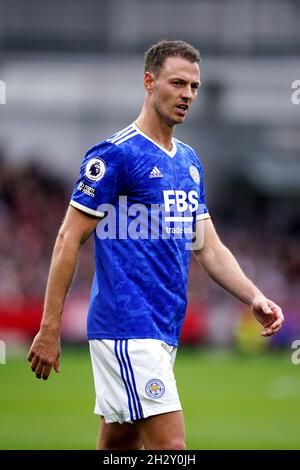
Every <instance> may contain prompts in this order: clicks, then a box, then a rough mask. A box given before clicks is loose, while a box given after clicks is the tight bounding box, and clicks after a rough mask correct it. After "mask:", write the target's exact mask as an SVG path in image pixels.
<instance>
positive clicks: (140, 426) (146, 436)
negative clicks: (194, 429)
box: [136, 411, 185, 450]
mask: <svg viewBox="0 0 300 470" xmlns="http://www.w3.org/2000/svg"><path fill="white" fill-rule="evenodd" d="M136 428H137V430H138V432H139V435H140V437H141V439H142V441H143V444H144V447H145V449H146V450H184V449H185V429H184V419H183V413H182V411H173V412H170V413H163V414H160V415H156V416H150V417H149V418H146V419H143V420H141V421H138V422H137V423H136Z"/></svg>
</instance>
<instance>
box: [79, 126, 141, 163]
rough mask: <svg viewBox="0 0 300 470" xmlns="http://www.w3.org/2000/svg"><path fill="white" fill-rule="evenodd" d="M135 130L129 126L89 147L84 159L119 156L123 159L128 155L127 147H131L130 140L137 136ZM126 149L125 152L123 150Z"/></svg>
mask: <svg viewBox="0 0 300 470" xmlns="http://www.w3.org/2000/svg"><path fill="white" fill-rule="evenodd" d="M137 134H138V133H137V131H136V129H135V128H134V127H133V126H132V125H129V126H127V127H126V128H125V129H122V130H121V131H118V132H116V133H114V134H113V135H112V136H110V137H108V138H107V139H105V140H102V141H101V142H98V143H97V144H95V145H94V146H93V147H91V148H90V149H89V150H88V151H87V152H86V154H85V158H88V159H90V158H96V157H100V158H101V157H104V156H106V157H107V158H109V157H110V156H116V157H118V156H121V157H124V155H125V154H127V153H128V147H130V146H132V143H133V142H132V138H133V137H135V136H136V135H137ZM125 149H126V152H124V150H125Z"/></svg>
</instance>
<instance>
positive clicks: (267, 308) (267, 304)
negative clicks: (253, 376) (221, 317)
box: [194, 219, 284, 336]
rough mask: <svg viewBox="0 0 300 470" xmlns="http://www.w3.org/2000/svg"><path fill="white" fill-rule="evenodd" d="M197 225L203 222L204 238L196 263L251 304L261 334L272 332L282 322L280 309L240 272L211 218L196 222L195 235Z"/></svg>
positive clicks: (270, 333) (221, 284) (224, 286)
mask: <svg viewBox="0 0 300 470" xmlns="http://www.w3.org/2000/svg"><path fill="white" fill-rule="evenodd" d="M200 224H204V239H203V246H202V249H200V250H196V251H194V255H195V257H196V259H197V261H198V263H199V264H200V265H201V266H202V268H203V269H204V270H205V271H206V272H207V274H208V275H209V276H210V277H211V278H212V279H213V280H214V281H215V282H217V283H218V284H219V285H220V286H221V287H223V288H224V289H226V290H227V291H228V292H230V293H231V294H232V295H234V296H235V297H236V298H237V299H239V300H241V301H242V302H244V303H245V304H247V305H249V306H250V307H251V309H252V311H253V314H254V315H255V317H256V319H257V320H258V321H259V322H260V323H261V324H262V325H263V326H264V330H263V331H262V335H263V336H269V335H272V334H274V333H276V332H277V331H278V330H279V329H280V328H281V326H282V323H283V321H284V317H283V314H282V311H281V308H280V307H279V306H278V305H276V304H275V303H274V302H273V301H272V300H270V299H267V298H266V297H265V296H264V295H263V294H262V292H261V291H260V290H259V289H258V288H257V287H256V286H255V285H254V284H253V282H251V281H250V279H249V278H248V277H247V276H246V275H245V274H244V272H243V271H242V269H241V267H240V265H239V264H238V262H237V260H236V259H235V257H234V256H233V254H232V253H231V251H230V250H229V249H228V248H227V247H226V246H225V245H224V244H223V243H222V242H221V240H220V238H219V237H218V234H217V232H216V230H215V228H214V226H213V223H212V221H211V219H205V220H204V221H199V222H197V231H198V234H199V233H200V231H201V229H200V227H201V225H200Z"/></svg>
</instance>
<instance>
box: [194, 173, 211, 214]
mask: <svg viewBox="0 0 300 470" xmlns="http://www.w3.org/2000/svg"><path fill="white" fill-rule="evenodd" d="M198 171H199V201H198V202H199V204H198V209H197V212H196V220H203V219H208V218H209V217H210V215H209V212H208V208H207V205H206V199H205V191H204V175H203V168H202V166H201V165H199V168H198Z"/></svg>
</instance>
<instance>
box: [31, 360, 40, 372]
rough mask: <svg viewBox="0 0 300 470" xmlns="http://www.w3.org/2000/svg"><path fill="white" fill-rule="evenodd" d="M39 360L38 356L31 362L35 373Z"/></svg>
mask: <svg viewBox="0 0 300 470" xmlns="http://www.w3.org/2000/svg"><path fill="white" fill-rule="evenodd" d="M39 360H40V359H39V357H38V356H34V358H33V359H32V361H31V370H32V371H33V372H35V369H36V368H37V365H38V363H39Z"/></svg>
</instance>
